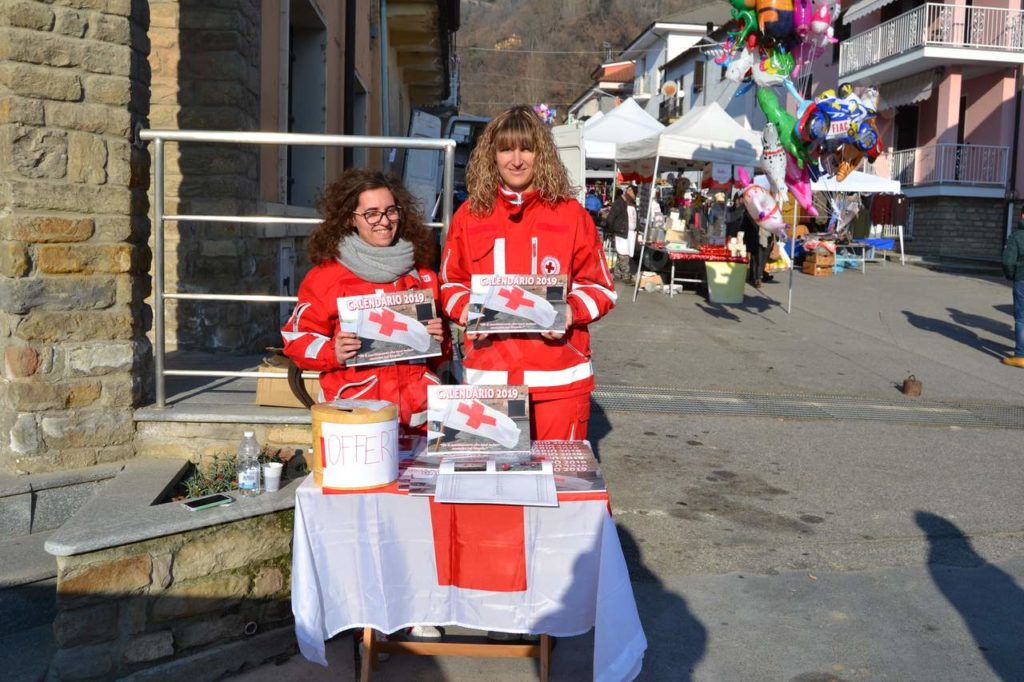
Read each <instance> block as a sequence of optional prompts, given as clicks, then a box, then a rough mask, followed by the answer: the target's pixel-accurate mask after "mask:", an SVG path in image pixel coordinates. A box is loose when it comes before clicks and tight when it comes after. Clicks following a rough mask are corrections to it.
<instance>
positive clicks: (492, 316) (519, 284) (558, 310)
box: [467, 274, 567, 334]
mask: <svg viewBox="0 0 1024 682" xmlns="http://www.w3.org/2000/svg"><path fill="white" fill-rule="evenodd" d="M470 284H471V286H470V294H469V315H468V318H467V322H468V326H467V329H468V330H469V331H477V332H481V333H483V332H488V333H494V334H536V333H538V332H558V331H565V327H566V301H565V296H566V286H567V279H566V276H565V275H547V274H536V275H473V278H472V281H471V283H470Z"/></svg>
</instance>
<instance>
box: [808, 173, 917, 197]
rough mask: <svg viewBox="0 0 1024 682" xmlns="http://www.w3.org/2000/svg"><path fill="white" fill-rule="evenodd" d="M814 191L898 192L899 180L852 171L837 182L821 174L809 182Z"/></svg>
mask: <svg viewBox="0 0 1024 682" xmlns="http://www.w3.org/2000/svg"><path fill="white" fill-rule="evenodd" d="M811 190H812V191H814V192H831V193H836V192H860V193H862V194H899V193H900V182H899V180H890V179H889V178H883V177H882V176H880V175H875V174H874V173H864V172H863V171H853V172H852V173H850V174H849V175H847V176H846V179H845V180H843V181H842V182H839V181H838V180H836V179H835V178H834V177H831V176H828V175H822V176H821V177H820V178H818V179H817V180H815V181H814V182H812V183H811Z"/></svg>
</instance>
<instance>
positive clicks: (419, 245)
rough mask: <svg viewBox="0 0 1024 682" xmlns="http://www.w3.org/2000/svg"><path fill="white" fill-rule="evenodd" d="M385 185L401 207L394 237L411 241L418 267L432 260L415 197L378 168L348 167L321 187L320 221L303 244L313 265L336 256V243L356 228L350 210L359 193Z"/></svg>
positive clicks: (428, 236)
mask: <svg viewBox="0 0 1024 682" xmlns="http://www.w3.org/2000/svg"><path fill="white" fill-rule="evenodd" d="M381 188H384V189H387V190H388V191H390V192H391V194H392V195H393V196H394V197H395V205H397V206H398V207H399V208H401V209H402V219H401V221H400V222H399V223H398V230H397V232H396V234H395V239H396V240H398V239H404V240H406V241H408V242H411V243H412V245H413V258H414V260H415V262H416V265H417V266H418V267H421V268H427V267H430V266H431V265H432V264H433V262H434V235H433V233H432V232H431V230H430V228H429V227H427V226H426V225H425V224H424V220H423V214H422V213H420V210H419V207H418V206H417V203H416V199H415V198H414V197H413V196H412V194H410V193H409V190H407V189H406V188H405V186H404V185H402V183H401V181H399V179H398V178H396V177H395V176H393V175H385V174H384V173H381V172H380V171H371V170H365V169H363V168H350V169H348V170H346V171H345V172H344V173H342V174H341V177H339V178H338V179H337V180H335V181H334V182H332V183H331V184H330V185H328V186H327V188H326V189H325V190H324V193H323V196H321V197H320V201H319V202H318V203H317V209H319V211H320V215H321V216H323V219H324V221H323V222H322V223H321V224H320V226H319V227H317V228H316V230H314V232H313V234H311V235H309V242H308V244H307V246H306V248H307V251H308V253H309V258H310V260H312V261H313V263H314V264H315V265H320V264H321V263H326V262H329V261H332V260H334V259H335V258H337V257H338V243H339V242H341V240H342V239H343V238H345V237H347V236H348V235H350V234H354V233H355V232H356V228H355V225H353V224H352V221H353V219H354V218H353V213H354V212H355V210H356V209H357V208H358V207H359V197H360V195H362V193H363V192H366V191H367V190H371V189H381Z"/></svg>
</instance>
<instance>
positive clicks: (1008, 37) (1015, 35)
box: [839, 2, 1024, 78]
mask: <svg viewBox="0 0 1024 682" xmlns="http://www.w3.org/2000/svg"><path fill="white" fill-rule="evenodd" d="M925 45H935V46H943V47H956V48H967V49H983V50H1005V51H1008V52H1022V51H1024V10H1019V9H1007V8H1002V7H974V6H966V5H953V4H944V3H935V2H929V3H925V4H923V5H920V6H918V7H915V8H914V9H912V10H910V11H907V12H904V13H903V14H901V15H899V16H897V17H893V18H892V19H889V20H888V21H885V22H882V23H881V24H878V25H877V26H874V27H872V28H870V29H868V30H867V31H864V32H863V33H861V34H859V35H856V36H854V37H852V38H849V39H847V40H845V41H843V43H842V45H841V46H840V48H839V49H840V52H839V77H840V78H844V77H846V76H848V75H849V74H851V73H854V72H855V71H860V70H861V69H866V68H868V67H870V66H874V65H875V64H878V63H879V62H882V61H884V60H886V59H888V58H890V57H895V56H897V55H900V54H903V53H905V52H908V51H909V50H912V49H914V48H917V47H923V46H925Z"/></svg>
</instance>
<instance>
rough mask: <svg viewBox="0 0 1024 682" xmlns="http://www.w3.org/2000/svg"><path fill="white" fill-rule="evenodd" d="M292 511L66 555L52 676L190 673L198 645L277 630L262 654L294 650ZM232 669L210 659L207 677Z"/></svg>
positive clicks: (204, 648) (60, 561)
mask: <svg viewBox="0 0 1024 682" xmlns="http://www.w3.org/2000/svg"><path fill="white" fill-rule="evenodd" d="M293 519H294V512H293V511H292V510H288V511H286V512H279V513H276V514H267V515H264V516H258V517H253V518H249V519H245V520H242V521H236V522H233V523H228V524H223V525H220V526H212V527H209V528H203V529H200V530H195V531H190V532H186V533H179V534H177V535H171V536H167V537H162V538H156V539H153V540H147V541H145V542H139V543H134V544H131V545H124V546H122V547H115V548H112V549H107V550H101V551H98V552H91V553H88V554H82V555H78V556H72V557H58V558H57V569H58V574H57V610H58V613H57V618H56V620H55V621H54V634H55V636H56V640H57V646H58V651H57V653H56V655H55V656H54V658H53V661H52V663H51V664H50V671H49V674H48V676H47V679H48V680H51V681H57V680H89V679H121V678H123V677H125V676H128V675H132V674H133V673H136V672H138V671H143V670H146V669H151V668H154V667H156V666H159V667H160V669H161V670H162V671H164V672H163V676H162V677H160V676H156V677H155V678H154V679H183V678H184V677H185V675H184V674H183V673H184V671H186V670H187V669H188V664H187V661H188V660H189V659H196V658H198V656H197V654H201V653H202V652H208V651H209V650H211V649H218V648H224V647H229V646H231V643H232V642H238V641H239V640H243V639H245V638H247V637H251V636H253V635H255V634H256V633H263V632H266V631H271V630H279V631H280V638H279V640H280V646H276V647H274V646H268V647H265V650H264V655H263V658H262V660H267V659H268V658H272V657H274V656H277V655H280V654H281V653H282V650H294V637H293V635H292V632H291V627H290V624H291V622H292V615H291V596H290V594H291V589H290V586H291V575H290V569H291V540H292V522H293ZM203 660H205V661H209V660H211V658H210V657H209V656H206V657H204V658H203ZM175 662H179V663H180V664H181V665H180V667H178V668H176V667H175V666H174V663H175ZM230 665H233V666H234V667H236V668H237V665H238V663H237V661H235V662H233V663H230ZM230 669H231V668H228V670H230ZM175 672H177V675H175V674H174V673H175ZM224 672H225V671H223V670H222V671H217V670H211V669H210V667H209V665H208V664H207V667H206V668H205V669H204V670H203V671H202V673H201V675H200V677H201V678H202V679H218V678H219V677H220V676H221V675H223V674H224Z"/></svg>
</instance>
